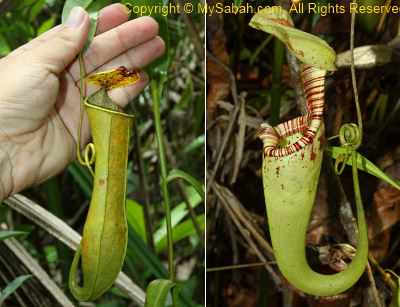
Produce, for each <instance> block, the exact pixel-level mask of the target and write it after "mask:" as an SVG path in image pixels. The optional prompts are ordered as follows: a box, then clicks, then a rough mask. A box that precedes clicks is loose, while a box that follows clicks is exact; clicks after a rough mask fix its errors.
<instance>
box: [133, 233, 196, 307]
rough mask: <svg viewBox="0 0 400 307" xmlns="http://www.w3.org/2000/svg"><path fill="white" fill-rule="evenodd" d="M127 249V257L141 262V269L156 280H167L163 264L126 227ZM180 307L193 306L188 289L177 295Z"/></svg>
mask: <svg viewBox="0 0 400 307" xmlns="http://www.w3.org/2000/svg"><path fill="white" fill-rule="evenodd" d="M128 236H129V239H128V249H127V257H132V258H134V259H139V260H140V261H142V263H143V265H142V267H145V268H147V269H149V270H150V271H151V273H152V274H154V276H155V277H156V278H159V279H166V278H168V272H167V270H166V269H165V267H164V265H163V263H162V262H161V261H160V259H158V257H157V256H156V255H155V254H154V253H153V252H152V251H151V250H150V248H149V247H148V246H147V245H146V244H145V243H144V242H143V240H142V239H140V237H139V236H138V234H137V233H136V232H135V230H133V229H132V227H130V225H128ZM179 298H180V300H179V301H180V305H179V307H186V306H187V307H192V306H195V305H194V302H193V301H192V299H191V298H190V289H188V288H187V286H185V284H184V285H183V287H182V291H181V292H180V295H179Z"/></svg>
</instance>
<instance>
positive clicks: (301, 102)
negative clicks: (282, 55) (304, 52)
mask: <svg viewBox="0 0 400 307" xmlns="http://www.w3.org/2000/svg"><path fill="white" fill-rule="evenodd" d="M286 60H287V62H288V65H289V69H290V85H291V86H292V87H293V88H294V98H295V100H296V103H297V106H298V108H299V111H300V114H301V115H306V114H307V113H308V105H307V101H306V98H305V95H304V89H303V86H302V83H301V80H300V65H299V63H298V62H297V59H296V57H295V56H294V55H293V54H292V53H291V52H289V51H287V50H286Z"/></svg>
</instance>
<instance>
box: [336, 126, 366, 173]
mask: <svg viewBox="0 0 400 307" xmlns="http://www.w3.org/2000/svg"><path fill="white" fill-rule="evenodd" d="M339 139H340V144H341V147H344V148H346V153H341V154H339V156H338V157H337V159H336V162H335V172H336V174H338V175H340V174H342V173H343V171H344V168H345V166H346V163H347V159H348V158H349V156H350V155H351V156H353V155H352V152H353V151H356V150H357V149H358V147H360V145H361V141H362V130H361V129H360V127H359V126H358V125H356V124H353V123H350V124H344V125H343V126H342V127H340V130H339ZM354 162H355V161H354Z"/></svg>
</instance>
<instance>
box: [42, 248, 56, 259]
mask: <svg viewBox="0 0 400 307" xmlns="http://www.w3.org/2000/svg"><path fill="white" fill-rule="evenodd" d="M43 252H44V255H45V257H46V261H47V263H55V262H56V261H57V260H58V252H57V247H56V246H55V245H45V246H44V247H43Z"/></svg>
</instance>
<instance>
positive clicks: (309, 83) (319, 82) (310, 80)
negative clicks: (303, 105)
mask: <svg viewBox="0 0 400 307" xmlns="http://www.w3.org/2000/svg"><path fill="white" fill-rule="evenodd" d="M325 75H326V71H325V70H320V69H318V68H315V67H313V66H310V65H305V64H302V66H301V78H302V81H303V86H304V95H305V97H306V99H307V105H308V109H309V112H308V113H307V114H306V115H303V116H299V117H296V118H294V119H292V120H289V121H287V122H284V123H282V124H279V125H278V126H276V127H272V126H270V125H268V124H261V127H260V128H261V129H260V131H259V132H258V137H259V138H260V139H261V140H262V141H263V143H264V149H263V151H264V157H283V156H287V155H290V154H291V153H294V152H297V151H299V150H301V149H302V148H304V147H305V146H307V144H309V143H310V142H311V141H312V139H313V138H314V136H315V133H316V132H317V131H318V129H319V127H320V125H321V123H322V113H323V110H324V92H325ZM298 132H300V133H302V137H301V138H300V139H299V140H298V141H296V142H294V143H293V144H291V145H288V146H285V147H279V146H278V144H279V142H280V140H281V139H282V138H283V137H287V136H290V135H293V134H295V133H298Z"/></svg>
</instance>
